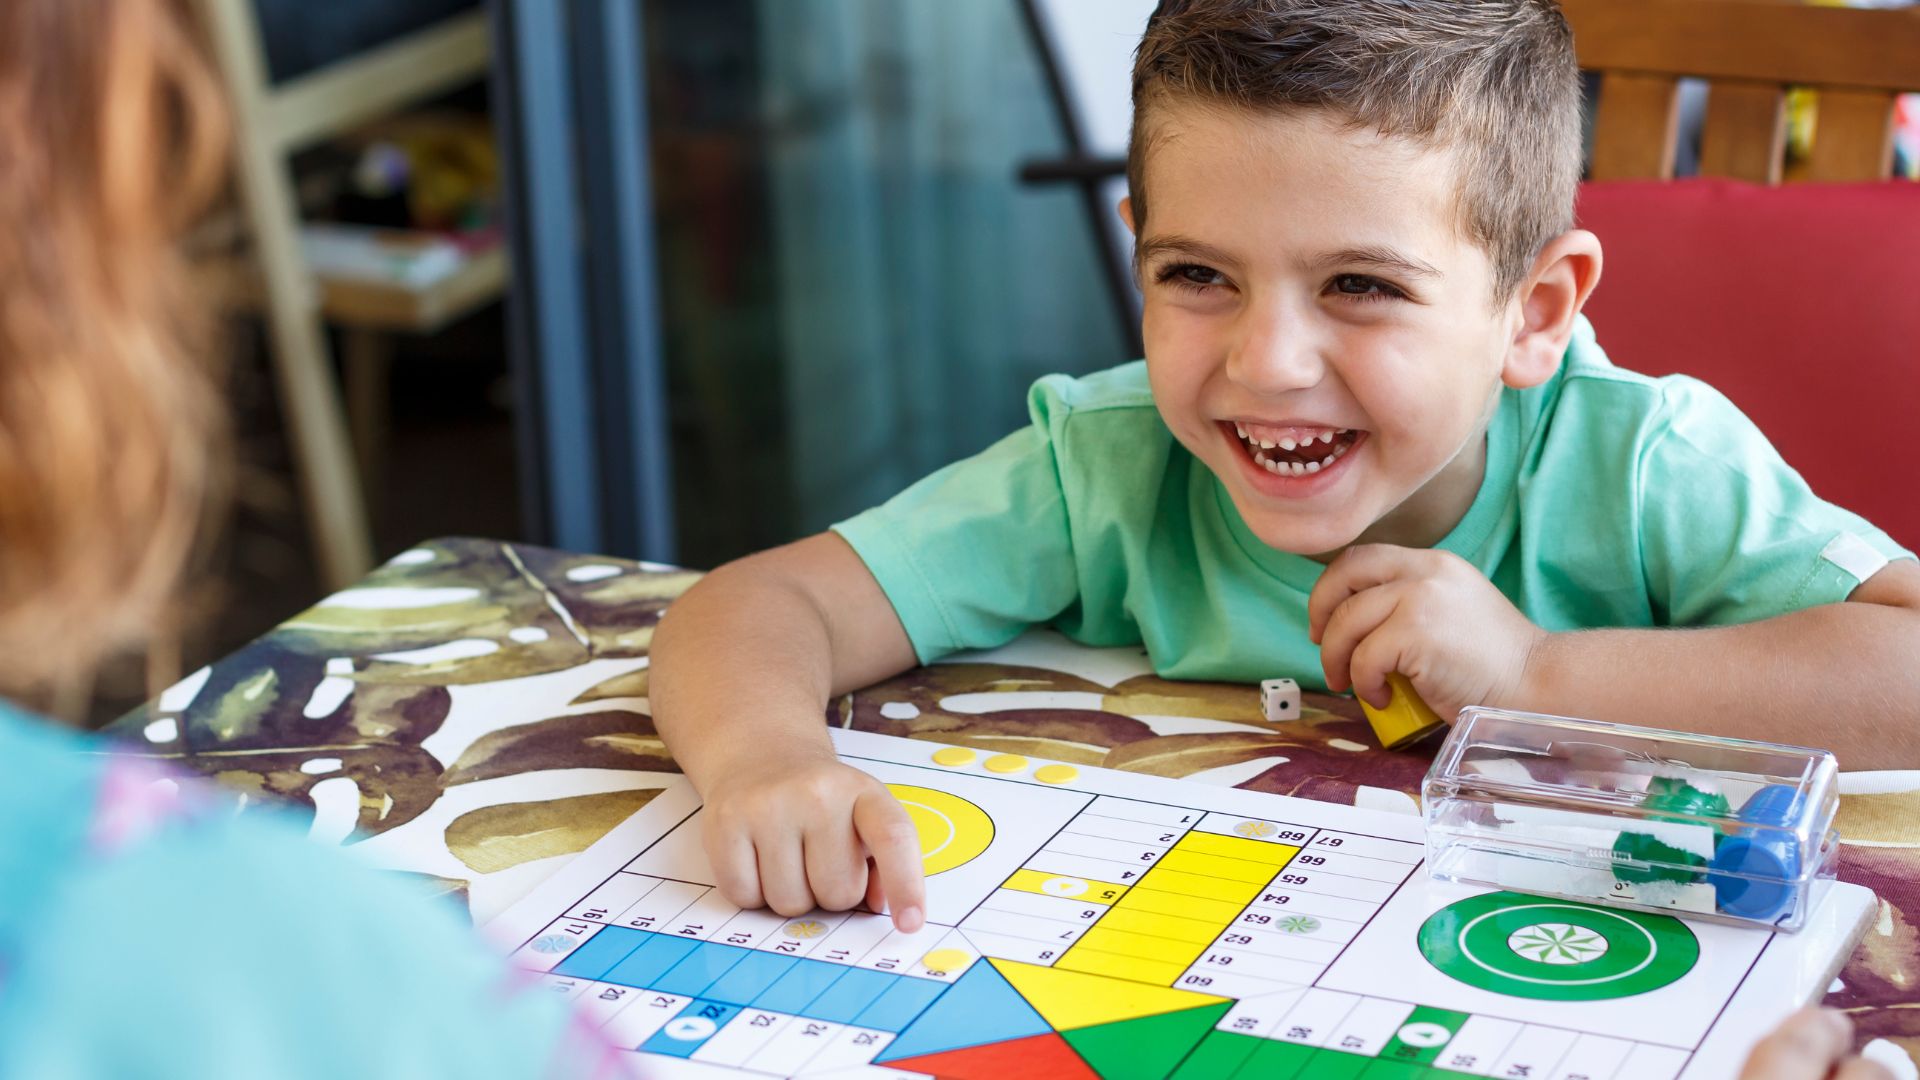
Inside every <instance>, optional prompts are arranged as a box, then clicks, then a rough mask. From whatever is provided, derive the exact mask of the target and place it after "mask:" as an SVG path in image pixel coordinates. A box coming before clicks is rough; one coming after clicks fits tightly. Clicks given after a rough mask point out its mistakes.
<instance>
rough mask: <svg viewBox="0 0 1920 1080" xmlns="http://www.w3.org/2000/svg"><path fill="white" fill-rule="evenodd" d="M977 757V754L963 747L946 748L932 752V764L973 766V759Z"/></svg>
mask: <svg viewBox="0 0 1920 1080" xmlns="http://www.w3.org/2000/svg"><path fill="white" fill-rule="evenodd" d="M979 756H980V755H979V754H976V753H974V752H973V751H971V750H969V749H967V748H966V747H964V746H948V747H945V748H943V749H940V750H935V751H934V752H933V763H934V764H935V765H953V766H957V765H971V764H973V759H974V758H977V757H979Z"/></svg>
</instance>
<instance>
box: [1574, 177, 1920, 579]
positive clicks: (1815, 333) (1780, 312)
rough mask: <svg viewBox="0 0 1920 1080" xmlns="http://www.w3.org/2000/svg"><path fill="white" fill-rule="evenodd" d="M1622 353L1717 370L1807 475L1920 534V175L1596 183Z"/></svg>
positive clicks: (1598, 309) (1584, 205)
mask: <svg viewBox="0 0 1920 1080" xmlns="http://www.w3.org/2000/svg"><path fill="white" fill-rule="evenodd" d="M1579 216H1580V223H1581V225H1582V227H1584V228H1588V229H1591V230H1593V231H1594V232H1595V233H1596V234H1598V235H1599V237H1600V242H1601V244H1602V245H1603V246H1604V247H1605V249H1606V263H1605V270H1604V273H1603V274H1602V276H1601V281H1600V287H1599V288H1598V289H1596V290H1595V291H1594V294H1593V299H1592V301H1591V302H1590V303H1589V304H1588V305H1587V313H1588V314H1589V315H1590V316H1591V317H1592V319H1593V324H1594V328H1595V330H1597V331H1598V333H1599V337H1600V344H1601V346H1602V347H1604V348H1605V349H1606V350H1607V355H1608V356H1609V357H1611V358H1612V360H1613V362H1614V363H1616V364H1618V365H1620V366H1621V367H1625V368H1632V369H1634V370H1636V371H1643V372H1646V373H1648V374H1652V375H1666V374H1671V373H1674V372H1681V373H1685V374H1688V375H1693V376H1696V377H1698V378H1700V379H1703V380H1705V381H1706V382H1708V383H1711V384H1712V385H1713V386H1714V387H1715V388H1717V389H1718V390H1719V391H1720V392H1721V393H1723V394H1725V395H1727V397H1728V398H1730V399H1732V401H1733V403H1734V404H1735V405H1738V406H1739V407H1740V408H1741V410H1742V411H1744V412H1745V413H1746V414H1747V415H1748V416H1750V417H1752V418H1753V420H1754V422H1755V423H1756V424H1758V425H1760V429H1761V430H1762V431H1764V432H1766V434H1767V437H1768V438H1770V439H1772V440H1773V444H1774V445H1775V446H1776V447H1778V448H1779V450H1780V453H1781V456H1783V457H1785V458H1786V459H1787V462H1788V464H1790V465H1792V466H1793V467H1794V468H1796V469H1798V470H1800V473H1801V475H1802V476H1805V477H1806V478H1807V482H1808V483H1810V484H1812V485H1813V490H1814V491H1815V492H1816V493H1817V494H1819V495H1820V496H1821V497H1822V498H1825V499H1826V500H1827V501H1829V502H1833V503H1838V504H1839V505H1841V506H1844V507H1846V508H1847V509H1849V510H1852V511H1854V512H1855V513H1857V514H1860V515H1861V516H1863V517H1865V518H1867V519H1868V520H1869V521H1872V522H1873V523H1874V524H1875V525H1878V526H1880V527H1881V528H1882V529H1885V530H1886V531H1887V532H1888V533H1890V534H1891V535H1892V536H1893V538H1894V539H1895V540H1897V541H1899V542H1900V543H1901V544H1902V545H1904V546H1906V547H1908V548H1913V547H1915V546H1916V545H1920V432H1917V431H1916V427H1920V424H1916V421H1920V272H1916V267H1917V266H1920V184H1913V183H1903V182H1888V183H1874V184H1788V185H1784V186H1781V187H1773V188H1769V187H1760V186H1756V185H1753V184H1744V183H1737V182H1733V181H1726V180H1681V181H1672V182H1644V183H1643V182H1619V183H1604V184H1587V185H1585V186H1584V187H1583V188H1582V190H1581V193H1580V213H1579Z"/></svg>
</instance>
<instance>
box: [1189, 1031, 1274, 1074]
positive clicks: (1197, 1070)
mask: <svg viewBox="0 0 1920 1080" xmlns="http://www.w3.org/2000/svg"><path fill="white" fill-rule="evenodd" d="M1265 1041H1266V1040H1265V1039H1260V1038H1255V1037H1254V1036H1252V1035H1242V1034H1240V1033H1239V1032H1236V1031H1221V1030H1219V1029H1217V1028H1216V1029H1215V1030H1213V1031H1209V1032H1207V1037H1206V1038H1205V1039H1202V1040H1201V1041H1200V1045H1199V1046H1196V1047H1194V1048H1193V1053H1191V1054H1188V1055H1187V1060H1185V1061H1183V1062H1181V1063H1180V1067H1179V1068H1178V1069H1176V1070H1174V1073H1173V1076H1172V1078H1171V1080H1218V1078H1219V1077H1222V1076H1232V1075H1233V1074H1234V1072H1235V1071H1237V1070H1238V1069H1239V1068H1240V1066H1242V1065H1244V1064H1246V1061H1247V1059H1248V1058H1250V1057H1252V1056H1253V1052H1254V1051H1255V1050H1258V1049H1260V1044H1261V1043H1263V1042H1265Z"/></svg>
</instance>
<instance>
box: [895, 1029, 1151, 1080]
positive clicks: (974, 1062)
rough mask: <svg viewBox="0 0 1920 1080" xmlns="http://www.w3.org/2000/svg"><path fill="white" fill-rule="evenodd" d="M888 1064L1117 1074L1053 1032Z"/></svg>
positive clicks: (995, 1078) (980, 1073)
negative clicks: (1094, 1064) (1092, 1064)
mask: <svg viewBox="0 0 1920 1080" xmlns="http://www.w3.org/2000/svg"><path fill="white" fill-rule="evenodd" d="M1183 1052H1184V1051H1183ZM887 1064H888V1065H890V1066H891V1067H893V1068H896V1069H911V1070H913V1071H914V1072H922V1073H931V1074H932V1075H934V1076H937V1077H939V1078H940V1080H1101V1078H1102V1077H1105V1076H1113V1075H1117V1074H1114V1073H1099V1072H1095V1071H1094V1070H1093V1069H1091V1068H1088V1067H1087V1063H1086V1062H1085V1061H1082V1060H1081V1059H1080V1055H1078V1054H1076V1053H1074V1052H1073V1048H1072V1047H1070V1046H1068V1045H1067V1044H1066V1043H1065V1042H1064V1041H1062V1040H1061V1038H1060V1036H1058V1035H1051V1034H1049V1035H1036V1036H1033V1037H1031V1038H1026V1039H1013V1040H1010V1041H1008V1042H1000V1043H992V1044H989V1045H987V1046H968V1047H963V1048H961V1049H959V1050H948V1051H945V1052H944V1053H939V1054H928V1055H926V1056H925V1057H917V1058H907V1059H905V1060H894V1061H889V1062H888V1063H887ZM1128 1075H1133V1074H1131V1073H1130V1074H1128ZM1154 1075H1155V1076H1159V1075H1160V1074H1159V1073H1155V1074H1154Z"/></svg>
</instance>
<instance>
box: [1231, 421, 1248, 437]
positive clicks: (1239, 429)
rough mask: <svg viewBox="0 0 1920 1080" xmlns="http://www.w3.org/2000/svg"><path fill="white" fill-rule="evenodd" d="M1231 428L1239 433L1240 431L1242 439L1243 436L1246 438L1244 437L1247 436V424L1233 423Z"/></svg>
mask: <svg viewBox="0 0 1920 1080" xmlns="http://www.w3.org/2000/svg"><path fill="white" fill-rule="evenodd" d="M1233 430H1235V431H1237V432H1239V433H1240V437H1241V438H1243V439H1244V438H1246V437H1247V425H1245V424H1235V425H1233Z"/></svg>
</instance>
